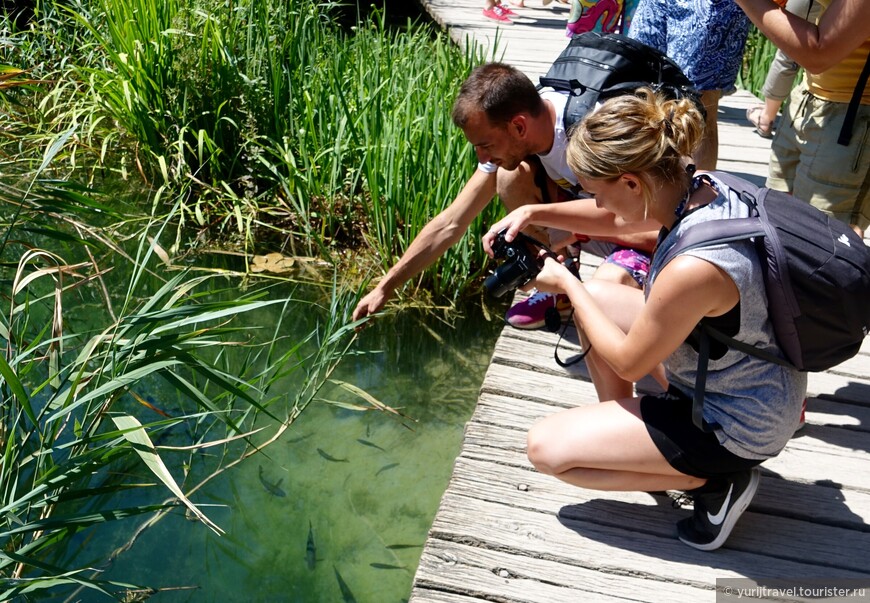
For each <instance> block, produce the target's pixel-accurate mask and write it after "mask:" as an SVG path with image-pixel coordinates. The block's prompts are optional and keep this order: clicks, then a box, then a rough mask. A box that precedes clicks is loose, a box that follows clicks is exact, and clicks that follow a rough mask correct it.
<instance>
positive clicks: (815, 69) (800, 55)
mask: <svg viewBox="0 0 870 603" xmlns="http://www.w3.org/2000/svg"><path fill="white" fill-rule="evenodd" d="M734 1H735V2H736V3H737V4H738V5H739V6H740V8H742V9H743V12H745V13H746V15H747V16H748V17H749V19H750V20H751V21H752V22H753V23H754V24H755V26H756V27H757V28H758V29H759V30H761V32H762V33H763V34H764V35H765V36H767V37H768V39H770V41H771V42H773V43H774V45H776V46H777V47H778V48H780V49H781V50H782V51H783V52H784V53H785V54H787V55H788V56H789V58H791V59H792V60H793V61H795V62H796V63H798V64H799V65H800V66H801V67H803V68H804V69H806V70H807V71H809V72H810V73H821V72H823V71H826V70H828V69H830V68H831V67H833V66H834V65H836V64H838V63H839V62H840V61H842V60H843V59H844V58H846V57H847V56H848V55H849V54H850V53H851V52H852V51H853V50H855V49H856V48H858V46H860V45H861V44H863V43H864V41H865V40H867V38H868V37H870V2H867V1H866V0H831V4H830V5H829V6H828V8H827V10H825V12H823V13H822V16H821V18H820V19H819V24H818V26H816V24H814V23H810V22H809V21H806V20H804V19H802V18H800V17H799V16H797V15H793V14H792V13H789V12H786V11H784V10H780V9H779V8H778V7H777V5H776V4H775V3H774V2H773V0H734Z"/></svg>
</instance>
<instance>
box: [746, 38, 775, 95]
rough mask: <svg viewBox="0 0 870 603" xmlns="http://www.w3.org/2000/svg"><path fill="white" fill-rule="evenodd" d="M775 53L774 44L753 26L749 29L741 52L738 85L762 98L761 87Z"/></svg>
mask: <svg viewBox="0 0 870 603" xmlns="http://www.w3.org/2000/svg"><path fill="white" fill-rule="evenodd" d="M775 53H776V46H774V45H773V43H772V42H771V41H770V40H768V39H767V38H766V37H765V36H764V34H763V33H761V32H760V31H759V30H758V29H756V28H755V27H752V28H751V29H750V31H749V36H748V37H747V39H746V49H745V51H744V53H743V66H742V67H741V70H740V74H739V77H738V85H739V86H740V87H741V88H744V89H746V90H748V91H749V92H751V93H752V94H754V95H755V96H757V97H758V98H764V95H763V94H762V92H761V88H762V87H763V86H764V80H765V78H767V71H768V69H769V68H770V63H771V61H772V60H773V55H774V54H775Z"/></svg>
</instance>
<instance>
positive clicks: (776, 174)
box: [767, 83, 870, 229]
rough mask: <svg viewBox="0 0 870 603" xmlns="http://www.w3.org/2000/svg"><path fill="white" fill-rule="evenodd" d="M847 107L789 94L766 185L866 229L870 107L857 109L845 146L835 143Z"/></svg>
mask: <svg viewBox="0 0 870 603" xmlns="http://www.w3.org/2000/svg"><path fill="white" fill-rule="evenodd" d="M847 107H848V104H847V103H832V102H829V101H824V100H822V99H820V98H816V97H815V96H813V95H812V94H810V93H809V92H808V91H807V88H806V83H803V84H801V85H800V86H798V87H797V88H795V89H794V91H793V92H792V94H791V98H790V100H789V104H788V110H787V115H783V116H782V119H781V120H780V122H781V123H780V127H779V128H778V130H777V132H776V137H775V138H774V140H773V144H772V146H771V149H770V166H769V176H768V178H767V186H768V187H770V188H774V189H777V190H782V191H787V192H790V193H792V194H793V195H794V196H795V197H797V198H798V199H803V200H804V201H808V202H809V203H810V204H812V205H814V206H815V207H818V208H819V209H821V210H822V211H824V212H826V213H829V214H831V215H832V216H834V217H835V218H837V219H838V220H841V221H843V222H846V223H847V224H852V225H858V226H859V227H861V228H862V229H866V228H867V227H868V225H870V105H861V106H860V107H859V109H858V115H857V117H856V118H855V124H854V127H853V128H852V140H851V141H850V143H849V146H847V147H846V146H843V145H840V144H838V143H837V138H838V137H839V135H840V128H841V126H842V125H843V119H844V117H845V115H846V109H847Z"/></svg>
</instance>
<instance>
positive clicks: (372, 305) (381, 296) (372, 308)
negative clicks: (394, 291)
mask: <svg viewBox="0 0 870 603" xmlns="http://www.w3.org/2000/svg"><path fill="white" fill-rule="evenodd" d="M389 298H390V296H389V295H387V294H386V292H384V291H383V290H382V289H381V288H380V287H375V288H374V289H373V290H372V292H371V293H369V294H368V295H366V296H365V297H364V298H362V299H361V300H360V301H359V303H358V304H357V305H356V308H355V309H354V311H353V320H354V321H357V320H360V319H361V318H365V317H366V316H369V315H371V314H374V313H375V312H380V311H381V310H382V309H383V307H384V306H385V305H386V303H387V300H388V299H389Z"/></svg>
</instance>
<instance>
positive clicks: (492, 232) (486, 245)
mask: <svg viewBox="0 0 870 603" xmlns="http://www.w3.org/2000/svg"><path fill="white" fill-rule="evenodd" d="M527 210H528V206H522V207H519V208H517V209H515V210H514V211H512V212H511V213H509V214H508V215H507V216H505V217H504V218H502V219H501V220H499V221H498V222H496V223H495V224H493V225H492V228H490V229H489V232H487V233H486V234H485V235H483V238H482V242H483V250H484V251H486V253H487V254H488V255H489V257H493V255H492V244H493V242H495V239H496V237H497V236H498V233H499V232H501V231H502V230H505V229H507V232H505V236H504V238H505V241H507V242H508V243H510V242H511V241H513V240H514V239H515V238H516V237H517V233H518V232H519V231H521V230H522V229H523V228H525V227H526V226H527V225H528V223H529V221H528V211H527Z"/></svg>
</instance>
